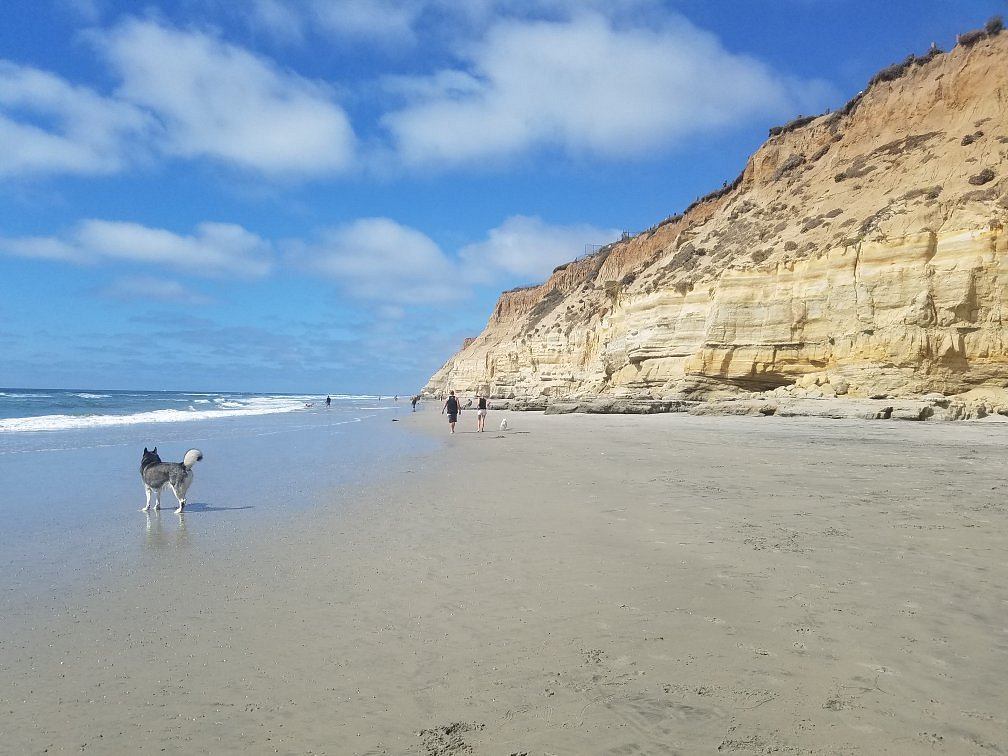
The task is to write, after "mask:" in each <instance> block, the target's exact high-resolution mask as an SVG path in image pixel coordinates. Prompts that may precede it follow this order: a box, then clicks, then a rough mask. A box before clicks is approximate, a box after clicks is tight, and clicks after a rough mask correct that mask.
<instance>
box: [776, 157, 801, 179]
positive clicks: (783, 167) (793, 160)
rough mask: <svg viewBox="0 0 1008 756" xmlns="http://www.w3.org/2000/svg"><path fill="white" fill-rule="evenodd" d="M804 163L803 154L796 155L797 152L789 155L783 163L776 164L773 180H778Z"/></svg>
mask: <svg viewBox="0 0 1008 756" xmlns="http://www.w3.org/2000/svg"><path fill="white" fill-rule="evenodd" d="M804 163H805V156H804V155H798V154H793V155H790V156H789V157H788V158H787V159H786V160H785V161H784V162H783V163H781V164H780V165H779V166H777V170H776V171H774V176H773V180H774V181H780V179H781V178H782V177H783V176H784V175H785V174H787V173H790V172H791V171H793V170H794V169H795V168H797V167H799V166H800V165H804Z"/></svg>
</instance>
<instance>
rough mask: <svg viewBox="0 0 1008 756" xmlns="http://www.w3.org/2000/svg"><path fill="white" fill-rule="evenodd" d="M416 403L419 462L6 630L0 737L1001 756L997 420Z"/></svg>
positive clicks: (17, 748) (392, 468) (1007, 723)
mask: <svg viewBox="0 0 1008 756" xmlns="http://www.w3.org/2000/svg"><path fill="white" fill-rule="evenodd" d="M439 409H440V405H439V404H438V403H435V402H427V403H426V406H425V407H423V408H422V409H421V410H420V411H418V412H417V413H415V414H414V413H409V412H406V413H403V414H402V415H400V416H399V418H398V419H399V422H397V423H396V426H397V427H401V429H402V430H403V431H404V432H406V433H409V434H418V435H421V436H424V437H427V438H430V439H435V440H436V441H437V443H436V445H434V446H431V447H424V448H423V449H414V450H413V451H412V452H411V453H409V454H406V455H402V456H398V457H396V458H395V459H393V460H390V461H389V463H388V464H387V465H386V466H385V467H384V469H383V470H382V472H381V473H380V474H379V475H377V476H376V477H374V478H373V479H366V478H362V479H358V480H357V481H355V482H354V483H353V484H352V485H349V486H346V487H345V488H344V489H342V490H340V491H333V492H331V493H330V494H329V495H328V504H329V507H328V508H327V507H325V506H322V507H319V508H316V509H312V510H305V509H300V510H295V511H293V512H292V513H291V517H289V518H287V519H283V520H279V521H273V520H271V521H270V522H269V523H268V524H264V525H263V526H262V528H261V529H258V530H253V531H251V532H250V531H249V530H248V529H247V528H245V529H243V530H242V531H241V534H242V536H243V540H242V541H241V542H239V543H234V544H231V545H230V546H229V548H227V549H225V550H224V551H225V552H226V554H227V559H226V560H223V559H221V558H220V556H219V554H218V553H217V551H218V550H217V549H216V548H214V543H215V542H214V541H213V540H212V539H209V538H203V536H202V534H201V533H200V529H199V527H197V526H198V525H200V526H201V523H203V522H206V521H209V519H210V518H209V517H204V518H203V519H202V520H201V519H200V518H198V517H196V516H191V517H189V519H188V520H187V522H188V527H187V529H188V531H189V535H188V542H187V543H179V542H171V539H169V542H168V543H165V544H164V545H162V546H161V547H158V548H151V549H147V550H145V551H143V553H142V556H141V558H140V560H139V561H138V562H137V563H134V564H130V565H128V566H127V567H125V568H121V569H110V570H108V571H105V572H103V573H102V574H98V575H95V576H94V579H93V580H92V581H91V583H90V584H89V585H87V586H86V587H84V588H82V589H81V590H80V591H77V592H75V593H74V595H72V596H67V597H59V598H53V597H50V598H49V599H46V600H44V601H42V602H34V603H31V602H24V603H22V604H20V605H19V606H18V608H17V611H15V612H13V613H10V612H8V613H6V614H5V616H4V619H3V620H2V622H3V626H4V632H3V638H2V640H0V652H2V653H0V662H2V663H0V669H3V671H4V675H5V679H6V680H7V684H6V685H5V686H4V688H3V692H2V693H0V705H2V706H3V708H4V710H5V712H8V713H7V714H6V716H5V718H4V721H3V723H2V724H0V742H3V743H4V744H5V746H6V747H9V748H11V749H12V751H14V752H23V753H41V752H42V751H43V750H44V749H48V752H49V753H54V752H55V753H58V752H70V751H79V750H80V749H81V748H82V747H87V748H93V749H96V750H98V751H99V752H101V753H108V754H119V753H122V754H126V753H137V752H147V751H151V752H166V753H199V752H207V753H211V752H212V753H231V752H234V753H239V752H249V751H252V752H272V751H274V749H275V751H276V752H279V753H299V754H301V753H318V754H323V753H325V754H347V753H359V754H384V753H387V754H402V753H408V754H420V755H423V756H430V755H431V754H438V755H439V756H448V755H449V754H456V753H466V752H471V753H475V754H498V753H512V752H514V753H529V754H546V753H557V754H561V753H562V754H576V753H629V752H639V753H657V752H673V753H674V752H682V753H696V752H721V753H736V754H748V753H762V752H767V751H771V750H775V749H776V750H779V751H781V752H813V753H823V754H825V753H845V754H874V753H885V752H891V753H905V752H915V751H924V750H927V751H929V752H937V753H951V754H958V753H962V754H967V753H975V752H977V751H979V750H981V749H982V750H984V751H985V752H994V753H996V752H999V751H1004V750H1008V738H1006V737H1005V735H1004V733H1005V732H1008V719H1006V717H1005V714H1004V713H1003V712H1004V710H1005V707H1004V704H1005V703H1008V701H1006V697H1005V693H1004V686H1003V678H1004V675H1005V673H1006V672H1008V634H1006V632H1005V629H1004V623H1003V617H1004V609H1005V607H1006V606H1008V567H1006V566H1005V563H1004V560H1003V554H1004V553H1005V551H1006V547H1008V527H1006V526H1008V508H1006V505H1005V494H1006V493H1008V485H1006V484H1005V482H1004V481H1003V480H1002V478H1001V476H1000V474H999V472H1000V469H1001V462H1002V459H1003V454H1004V450H1005V447H1006V446H1008V430H1005V429H1003V426H1001V425H999V424H995V425H989V424H974V423H956V424H930V423H929V424H921V423H907V424H902V423H900V424H889V423H886V424H877V423H864V422H854V421H847V420H838V421H837V420H831V421H824V420H818V419H803V418H793V419H788V420H786V421H778V420H776V419H774V418H762V419H754V418H746V417H742V418H733V417H719V418H706V417H695V416H690V415H684V414H678V415H655V416H646V417H641V416H627V415H622V416H618V415H607V416H587V415H560V416H545V415H541V414H538V413H520V414H516V413H510V412H509V413H507V417H508V421H509V426H510V427H509V430H508V431H507V432H503V433H502V432H500V431H499V430H498V426H499V423H500V419H501V417H502V416H503V414H504V413H502V412H500V411H493V410H492V411H491V412H490V414H489V417H488V419H487V431H486V432H485V433H482V434H476V433H475V432H474V431H473V427H474V426H475V412H470V411H464V412H463V413H462V415H461V418H460V422H459V426H458V431H457V433H456V434H455V435H454V436H450V435H449V434H448V429H447V422H446V420H445V418H444V417H442V416H441V415H440V414H439ZM290 472H291V474H292V475H296V474H297V473H298V472H299V471H298V470H297V468H294V469H292V470H291V471H290ZM208 483H209V481H208V482H207V483H204V485H208ZM196 485H200V481H199V480H198V481H197V484H196ZM200 495H201V496H203V497H207V498H210V497H211V494H210V493H208V492H206V491H203V490H202V489H201V494H200ZM292 495H296V494H295V493H294V492H293V491H292ZM134 514H136V513H133V512H130V513H129V515H130V516H132V515H134ZM165 514H166V513H164V512H162V515H161V517H162V518H164V516H165ZM124 516H126V515H124ZM214 516H215V517H216V516H220V517H221V520H222V521H223V522H227V521H230V520H237V519H239V518H241V517H242V516H244V514H243V513H242V512H219V513H216V514H215V515H214ZM165 522H166V523H167V522H170V520H166V521H165ZM218 527H225V526H218ZM225 530H226V527H225ZM467 749H470V750H467Z"/></svg>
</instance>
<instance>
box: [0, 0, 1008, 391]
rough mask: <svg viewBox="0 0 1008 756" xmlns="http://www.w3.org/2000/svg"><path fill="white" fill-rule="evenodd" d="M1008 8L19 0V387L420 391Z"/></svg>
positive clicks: (983, 4)
mask: <svg viewBox="0 0 1008 756" xmlns="http://www.w3.org/2000/svg"><path fill="white" fill-rule="evenodd" d="M994 15H1003V16H1006V17H1008V0H915V1H906V2H904V1H903V0H889V1H887V2H881V3H880V2H877V0H871V1H868V0H864V1H862V0H735V1H734V2H728V1H727V0H725V1H724V2H720V1H719V0H678V1H677V0H667V1H666V2H658V1H657V0H605V1H603V0H598V1H597V2H596V1H594V0H543V2H518V1H511V0H415V1H413V2H392V1H391V0H342V1H340V0H242V1H235V0H175V1H174V2H158V1H156V0H155V1H154V2H150V3H146V4H145V3H140V2H133V1H132V0H130V1H129V2H120V1H117V0H7V2H5V3H4V8H3V16H4V20H3V24H0V350H2V353H3V355H4V356H3V359H2V361H0V386H7V387H58V388H137V389H179V390H186V389H189V390H235V391H267V392H269V391H291V392H317V393H329V392H333V393H343V392H349V393H383V394H391V393H400V394H409V393H411V392H413V391H415V390H417V389H418V388H419V387H420V386H422V385H423V383H424V382H425V381H426V380H427V378H428V377H429V376H430V375H431V374H432V373H433V372H434V371H435V370H436V369H437V368H438V367H440V365H441V364H442V363H443V362H444V361H445V360H446V359H447V358H448V357H449V356H450V355H451V354H453V353H454V352H455V351H456V350H457V349H458V348H459V346H460V344H461V342H462V339H463V338H464V337H466V336H475V335H477V334H478V333H479V332H480V331H481V330H482V328H483V326H484V325H485V323H486V321H487V319H488V317H489V315H490V313H491V311H492V309H493V306H494V303H495V302H496V299H497V297H498V295H499V294H500V292H501V291H503V290H505V289H509V288H512V287H515V286H522V285H527V284H532V283H538V282H540V281H542V280H544V279H545V278H546V277H547V276H548V275H549V273H550V271H552V269H553V268H554V267H555V266H556V265H558V264H560V263H561V262H565V261H567V260H570V259H573V258H575V257H577V256H579V255H581V254H583V253H584V251H585V248H586V245H598V244H605V243H608V242H610V241H613V240H614V239H616V238H617V237H618V236H619V234H620V233H621V232H622V231H624V230H627V231H631V232H634V231H638V230H642V229H645V228H648V227H650V226H652V225H654V224H655V223H658V222H659V221H661V220H663V219H664V218H666V217H668V216H670V215H673V214H675V213H677V212H679V211H681V210H682V209H683V208H684V207H685V206H686V205H688V204H689V203H690V202H692V201H693V200H694V199H696V198H697V197H698V196H700V195H703V194H706V193H707V192H709V191H711V190H712V189H716V188H718V187H720V186H721V184H722V182H724V181H730V180H732V179H734V178H735V176H737V175H738V173H739V172H740V171H741V169H742V168H743V166H744V164H745V161H746V159H747V158H748V156H749V155H750V154H752V152H754V151H755V150H756V149H757V148H758V147H759V145H760V144H761V143H762V142H763V141H764V139H765V138H766V135H767V130H768V128H769V127H771V126H774V125H778V124H781V123H785V122H787V121H789V120H791V119H792V118H794V117H795V116H797V115H799V114H813V113H821V112H824V111H826V110H829V109H834V108H839V107H842V106H843V104H844V103H845V102H846V101H847V100H848V99H850V98H851V97H852V96H853V95H855V94H856V93H857V92H858V90H860V89H862V88H863V87H864V85H865V84H866V83H867V81H868V79H869V78H871V76H872V75H873V74H874V73H875V72H876V71H878V70H879V69H881V68H883V67H885V66H887V65H889V64H891V63H895V62H897V61H900V60H902V59H903V58H905V57H906V56H907V55H908V54H909V53H924V52H926V51H927V49H928V46H929V45H930V43H931V42H937V43H938V45H939V46H941V47H942V49H946V50H947V49H950V48H951V47H952V46H953V44H954V42H955V35H956V34H957V33H958V32H962V31H968V30H970V29H974V28H978V27H980V26H982V25H983V23H984V22H985V21H986V20H987V19H988V18H990V17H991V16H994Z"/></svg>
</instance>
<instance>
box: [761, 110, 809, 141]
mask: <svg viewBox="0 0 1008 756" xmlns="http://www.w3.org/2000/svg"><path fill="white" fill-rule="evenodd" d="M818 117H819V116H804V115H803V116H798V117H797V118H795V119H794V120H793V121H788V122H787V123H785V124H784V125H783V126H771V127H770V136H772V137H775V136H777V135H778V134H787V133H788V132H789V131H794V130H795V129H800V128H801V127H802V126H805V125H806V124H809V123H812V121H814V120H815V119H816V118H818Z"/></svg>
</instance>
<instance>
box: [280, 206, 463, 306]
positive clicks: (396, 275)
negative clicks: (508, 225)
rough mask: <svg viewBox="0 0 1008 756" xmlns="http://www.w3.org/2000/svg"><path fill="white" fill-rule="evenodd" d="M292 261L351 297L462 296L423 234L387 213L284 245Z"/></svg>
mask: <svg viewBox="0 0 1008 756" xmlns="http://www.w3.org/2000/svg"><path fill="white" fill-rule="evenodd" d="M289 251H290V256H291V259H292V260H293V261H294V262H295V264H297V265H299V266H301V267H305V268H308V269H309V270H313V271H315V272H317V273H320V274H322V275H324V276H326V277H328V278H331V279H332V280H333V281H334V282H335V283H336V284H337V286H338V287H339V288H340V289H341V290H343V291H344V292H346V293H347V294H349V295H350V296H353V297H355V298H357V299H364V300H377V301H380V302H384V303H390V304H393V305H404V304H431V303H438V302H444V301H452V300H456V299H458V298H459V297H460V296H462V292H461V291H460V290H459V287H458V271H457V269H456V267H455V266H454V265H453V263H452V262H451V261H450V260H449V259H448V257H447V256H445V254H444V253H443V252H442V251H441V249H440V248H439V247H438V246H437V244H435V243H434V241H433V240H431V239H430V238H429V237H428V236H426V235H425V234H423V233H421V232H420V231H417V230H415V229H412V228H408V227H406V226H403V225H400V224H399V223H397V222H395V221H393V220H390V219H389V218H364V219H361V220H357V221H354V222H353V223H348V224H346V225H343V226H339V227H336V228H332V229H328V230H326V231H325V232H323V233H322V234H321V235H320V236H319V239H318V240H317V241H316V242H314V243H311V244H304V243H300V242H295V243H291V244H290V246H289Z"/></svg>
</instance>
